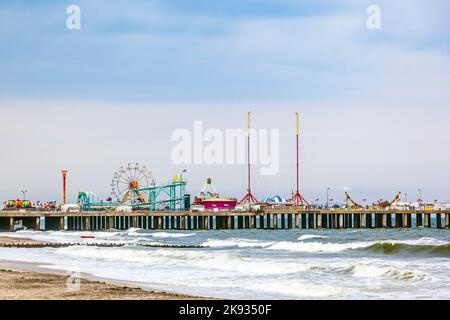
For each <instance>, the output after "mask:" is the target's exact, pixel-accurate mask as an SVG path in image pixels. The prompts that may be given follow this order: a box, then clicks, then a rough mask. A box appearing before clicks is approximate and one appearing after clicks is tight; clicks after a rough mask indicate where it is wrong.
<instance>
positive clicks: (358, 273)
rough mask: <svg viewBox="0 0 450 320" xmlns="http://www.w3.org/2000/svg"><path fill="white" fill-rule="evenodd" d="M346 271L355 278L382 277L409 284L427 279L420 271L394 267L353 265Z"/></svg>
mask: <svg viewBox="0 0 450 320" xmlns="http://www.w3.org/2000/svg"><path fill="white" fill-rule="evenodd" d="M347 271H349V272H351V273H352V275H353V276H354V277H356V278H369V279H376V278H383V277H384V278H392V279H396V280H401V281H411V282H414V281H422V280H425V279H428V278H429V276H428V275H427V274H426V273H424V272H421V271H413V270H409V269H403V268H400V267H396V266H376V265H369V264H364V263H358V264H355V265H353V266H351V267H350V268H348V269H347ZM375 284H376V283H372V285H375Z"/></svg>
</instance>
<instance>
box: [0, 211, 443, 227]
mask: <svg viewBox="0 0 450 320" xmlns="http://www.w3.org/2000/svg"><path fill="white" fill-rule="evenodd" d="M18 223H19V224H20V223H21V224H22V225H23V226H25V227H26V228H27V229H33V230H86V231H95V230H108V229H119V230H126V229H129V228H142V229H153V230H219V229H271V230H274V229H293V228H297V229H347V228H412V227H425V228H437V229H443V228H445V229H449V228H450V210H442V211H441V210H435V211H428V210H427V211H425V210H409V211H403V210H401V211H396V210H365V209H358V210H304V209H296V208H293V207H290V208H289V209H285V210H281V209H266V210H264V211H262V212H240V211H229V212H186V211H176V212H167V211H163V212H155V211H135V212H131V213H120V212H115V211H87V212H59V211H12V210H11V211H7V210H4V211H0V231H14V229H15V227H14V226H15V225H16V224H18Z"/></svg>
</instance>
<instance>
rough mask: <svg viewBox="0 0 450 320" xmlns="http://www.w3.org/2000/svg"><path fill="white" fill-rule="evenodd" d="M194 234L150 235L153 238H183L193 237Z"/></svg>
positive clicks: (164, 233)
mask: <svg viewBox="0 0 450 320" xmlns="http://www.w3.org/2000/svg"><path fill="white" fill-rule="evenodd" d="M195 235H196V234H195V233H169V232H155V233H152V237H154V238H184V237H192V236H195Z"/></svg>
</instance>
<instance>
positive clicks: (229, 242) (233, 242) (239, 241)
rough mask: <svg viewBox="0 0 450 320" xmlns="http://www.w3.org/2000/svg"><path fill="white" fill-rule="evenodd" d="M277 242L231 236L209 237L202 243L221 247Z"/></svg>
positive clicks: (251, 246) (212, 246)
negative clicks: (225, 237) (227, 237)
mask: <svg viewBox="0 0 450 320" xmlns="http://www.w3.org/2000/svg"><path fill="white" fill-rule="evenodd" d="M274 243H275V242H274V241H271V242H262V241H259V240H252V239H243V238H229V239H223V240H222V239H208V240H207V241H205V242H203V243H202V244H201V245H202V246H206V247H211V248H219V247H238V248H265V247H268V246H270V245H273V244H274Z"/></svg>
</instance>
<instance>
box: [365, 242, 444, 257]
mask: <svg viewBox="0 0 450 320" xmlns="http://www.w3.org/2000/svg"><path fill="white" fill-rule="evenodd" d="M367 250H369V251H372V252H376V253H383V254H399V253H406V254H408V253H409V254H427V255H432V256H440V257H442V256H444V257H450V244H441V245H432V244H411V243H403V242H377V243H374V244H372V245H371V246H369V247H367Z"/></svg>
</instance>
